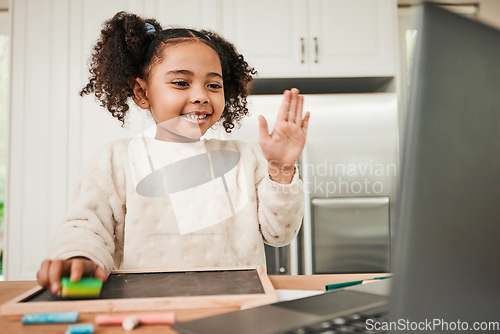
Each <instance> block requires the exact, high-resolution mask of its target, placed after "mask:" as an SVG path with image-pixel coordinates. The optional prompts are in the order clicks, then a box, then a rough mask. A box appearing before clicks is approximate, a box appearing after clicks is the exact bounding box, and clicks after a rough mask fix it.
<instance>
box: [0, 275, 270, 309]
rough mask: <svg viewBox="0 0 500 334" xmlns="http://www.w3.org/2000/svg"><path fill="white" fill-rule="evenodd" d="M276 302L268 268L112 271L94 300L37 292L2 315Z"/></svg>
mask: <svg viewBox="0 0 500 334" xmlns="http://www.w3.org/2000/svg"><path fill="white" fill-rule="evenodd" d="M275 301H276V294H275V292H274V288H273V286H272V284H271V282H270V281H269V277H268V276H267V275H266V273H265V271H264V269H263V268H262V267H252V268H208V269H196V270H175V271H161V272H160V271H147V272H130V271H127V272H124V271H121V272H112V273H111V275H110V276H109V277H108V280H107V282H106V283H104V285H103V288H102V290H101V294H100V296H99V297H97V298H92V299H85V300H82V299H67V298H61V297H58V296H55V295H53V294H51V293H50V292H48V291H47V290H45V289H42V288H37V289H34V290H30V291H28V292H27V293H25V294H23V295H21V296H19V297H17V298H15V299H14V300H12V301H10V302H8V303H6V304H4V305H3V306H2V309H1V313H2V314H24V313H28V312H33V313H34V312H37V310H38V312H42V311H43V312H59V311H64V310H68V307H71V309H73V310H78V311H81V312H105V311H140V310H144V311H146V310H168V309H176V308H178V309H179V308H205V307H208V308H213V307H232V306H234V307H238V306H240V307H241V306H243V305H246V306H256V305H262V304H267V303H271V302H275Z"/></svg>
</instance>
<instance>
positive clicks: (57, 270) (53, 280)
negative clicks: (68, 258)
mask: <svg viewBox="0 0 500 334" xmlns="http://www.w3.org/2000/svg"><path fill="white" fill-rule="evenodd" d="M62 272H63V261H61V260H56V261H52V263H51V264H50V268H49V289H50V291H51V292H52V293H53V294H57V293H58V292H59V291H60V290H61V275H62Z"/></svg>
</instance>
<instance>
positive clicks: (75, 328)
mask: <svg viewBox="0 0 500 334" xmlns="http://www.w3.org/2000/svg"><path fill="white" fill-rule="evenodd" d="M92 333H94V325H92V324H78V325H70V326H68V329H66V334H92Z"/></svg>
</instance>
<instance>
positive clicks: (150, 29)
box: [144, 22, 156, 35]
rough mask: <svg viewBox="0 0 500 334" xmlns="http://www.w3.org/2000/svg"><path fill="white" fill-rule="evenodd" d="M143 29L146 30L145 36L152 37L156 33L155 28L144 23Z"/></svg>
mask: <svg viewBox="0 0 500 334" xmlns="http://www.w3.org/2000/svg"><path fill="white" fill-rule="evenodd" d="M144 27H145V28H146V35H153V34H154V33H155V32H156V29H155V26H154V25H152V24H151V23H148V22H146V23H144Z"/></svg>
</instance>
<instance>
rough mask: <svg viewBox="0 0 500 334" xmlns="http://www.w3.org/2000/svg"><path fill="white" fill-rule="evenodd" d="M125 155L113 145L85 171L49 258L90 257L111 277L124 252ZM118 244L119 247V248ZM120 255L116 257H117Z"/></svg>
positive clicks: (53, 242) (50, 250) (107, 147)
mask: <svg viewBox="0 0 500 334" xmlns="http://www.w3.org/2000/svg"><path fill="white" fill-rule="evenodd" d="M121 154H124V151H123V149H120V147H119V145H116V142H115V144H113V143H112V144H109V145H107V146H106V147H104V148H103V149H102V150H101V152H100V153H99V154H98V155H97V156H96V157H95V158H94V159H92V160H91V162H90V163H89V165H88V166H87V167H86V168H85V169H84V171H83V173H82V175H81V177H80V180H79V182H78V185H77V188H76V190H75V194H74V201H73V203H72V205H71V206H70V209H69V211H68V213H67V215H66V218H65V221H64V222H63V223H62V225H61V226H60V227H59V229H58V231H57V232H56V234H55V236H54V239H53V241H52V243H51V245H50V248H49V252H48V258H50V259H68V258H71V257H75V256H83V257H86V258H88V259H90V260H92V261H93V262H95V263H96V264H97V265H99V266H101V267H102V268H104V269H105V270H106V271H107V272H108V273H109V272H110V271H111V270H112V269H113V264H114V262H115V259H116V258H117V255H120V254H119V253H121V250H119V249H117V247H116V244H120V241H119V240H121V242H122V243H123V235H121V236H120V233H121V234H123V226H124V221H125V211H126V209H125V193H126V190H125V175H124V170H123V168H121V167H120V164H119V163H118V161H119V160H120V159H119V158H120V155H121ZM115 243H116V244H115ZM115 253H116V254H115Z"/></svg>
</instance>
